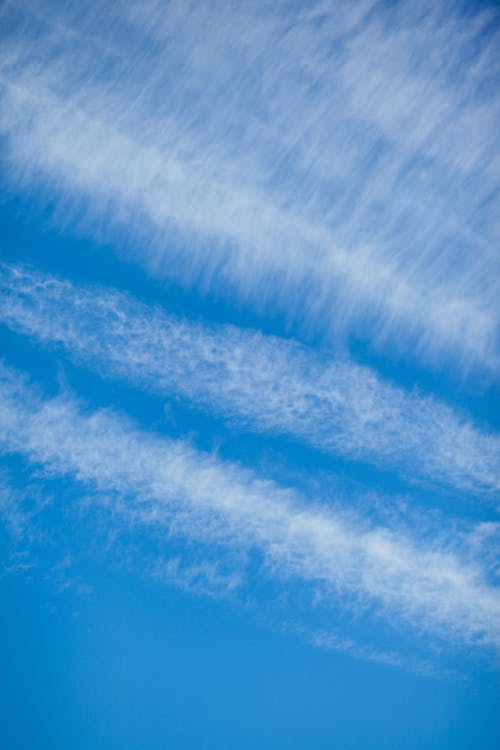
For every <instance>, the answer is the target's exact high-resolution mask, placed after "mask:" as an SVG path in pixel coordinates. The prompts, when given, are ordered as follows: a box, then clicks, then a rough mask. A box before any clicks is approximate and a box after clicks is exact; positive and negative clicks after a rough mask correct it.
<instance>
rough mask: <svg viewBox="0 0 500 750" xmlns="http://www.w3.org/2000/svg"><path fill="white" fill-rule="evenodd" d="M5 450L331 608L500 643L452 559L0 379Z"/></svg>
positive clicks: (476, 574) (482, 602)
mask: <svg viewBox="0 0 500 750" xmlns="http://www.w3.org/2000/svg"><path fill="white" fill-rule="evenodd" d="M0 399H1V400H0V417H1V443H2V447H3V450H4V451H10V452H19V453H21V454H23V455H24V456H26V457H27V458H28V460H29V461H30V462H32V463H34V464H35V465H37V466H40V465H41V466H42V467H43V468H44V470H45V471H46V472H47V473H49V474H55V475H61V476H70V477H73V478H74V479H76V480H77V481H79V482H81V483H83V484H84V485H86V486H87V487H88V488H90V489H91V490H92V491H93V494H94V496H95V499H96V502H99V497H100V495H101V494H105V495H107V497H108V500H109V497H110V493H112V495H111V496H112V497H114V498H115V499H114V512H115V513H117V514H120V513H123V514H127V515H128V516H129V517H134V518H135V520H136V522H137V523H138V524H144V525H145V526H147V525H151V524H154V525H160V526H161V527H163V528H165V529H169V530H170V531H171V533H177V534H179V535H182V536H183V537H184V538H187V539H191V540H193V541H202V542H206V543H210V544H219V545H222V547H230V548H232V549H236V550H238V552H239V553H240V554H241V552H242V551H243V550H249V551H250V550H256V551H258V553H259V554H260V555H261V564H260V571H259V574H260V575H267V576H272V577H274V578H276V577H278V578H281V579H292V580H296V581H298V580H300V581H303V582H305V583H309V584H314V585H315V586H320V587H322V588H323V591H324V594H325V596H326V597H327V598H328V600H329V601H330V602H331V603H332V605H333V604H334V603H335V605H336V606H339V607H342V606H347V605H348V602H349V600H351V601H353V600H355V601H357V602H359V603H361V604H362V605H364V606H365V607H367V606H370V607H373V608H375V611H376V612H377V613H378V614H379V615H383V616H384V617H385V618H386V619H387V620H388V621H389V622H391V623H392V624H396V623H398V622H400V623H409V624H411V626H412V627H413V628H417V629H420V630H422V629H423V630H425V631H428V632H432V633H435V634H441V635H444V636H445V637H446V638H447V639H448V640H449V639H450V638H451V639H454V640H455V639H456V640H458V641H464V640H465V641H467V642H475V643H478V642H479V643H483V644H498V643H499V641H500V630H499V625H500V598H499V596H498V592H497V590H496V589H495V588H494V587H492V586H491V584H489V583H488V582H487V580H486V579H485V577H484V575H483V573H482V572H481V569H480V567H479V566H478V565H477V564H473V563H470V562H469V563H465V562H464V561H463V560H462V559H460V556H459V555H458V554H457V553H454V552H452V551H450V550H446V549H444V548H442V547H437V548H435V547H433V545H432V544H431V543H430V542H429V541H427V542H426V543H425V544H422V543H418V541H416V540H414V539H412V538H410V537H409V536H408V535H403V534H397V533H394V532H393V531H391V530H390V529H389V528H380V527H370V526H369V525H368V524H367V523H361V522H356V521H354V520H353V517H352V516H351V517H349V516H347V515H345V514H342V512H341V511H339V510H336V511H335V510H333V509H331V510H329V509H328V508H326V507H320V506H317V505H316V506H315V505H311V504H307V503H305V501H304V498H302V497H301V496H300V495H299V494H298V493H296V492H294V491H293V490H290V489H285V488H282V487H280V486H278V485H276V484H275V483H274V482H272V481H266V480H263V479H260V478H258V477H256V476H255V475H254V474H253V473H251V472H249V471H246V470H244V469H243V468H241V467H239V466H238V465H236V464H233V463H229V462H225V461H222V460H221V459H219V458H217V457H214V456H212V455H209V454H205V453H201V452H199V451H197V450H195V449H194V448H193V447H191V446H190V445H188V444H186V443H185V442H181V441H172V440H169V439H167V438H165V437H161V436H158V435H155V434H153V433H145V432H143V431H140V430H138V429H137V428H135V427H134V426H133V425H132V424H131V423H130V422H128V421H127V420H125V419H123V418H121V417H119V416H117V415H115V414H113V413H111V412H109V411H98V412H94V413H90V414H89V413H87V412H85V410H83V409H82V407H81V405H80V404H78V403H77V402H75V401H74V400H72V399H71V398H69V397H66V398H55V399H46V398H44V397H43V396H41V395H40V394H39V393H38V392H37V390H36V389H34V388H33V387H32V386H30V385H29V384H27V383H26V382H25V380H24V379H23V377H22V376H20V375H19V374H17V373H16V372H15V371H13V370H10V369H9V368H7V367H5V366H3V367H2V371H1V396H0Z"/></svg>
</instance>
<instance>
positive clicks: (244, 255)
mask: <svg viewBox="0 0 500 750" xmlns="http://www.w3.org/2000/svg"><path fill="white" fill-rule="evenodd" d="M14 7H15V5H14ZM447 7H448V10H447ZM419 8H420V9H419V10H415V8H414V4H412V3H400V4H398V8H397V10H395V9H393V8H390V9H388V8H384V6H383V5H382V4H377V5H376V6H375V5H373V4H371V3H360V4H356V5H355V6H353V5H352V4H348V3H347V4H345V3H338V4H336V5H335V7H334V8H333V9H332V8H330V7H329V6H326V5H325V4H322V3H312V4H310V5H309V4H308V7H307V8H305V9H300V8H292V7H291V6H290V5H289V4H281V3H277V4H272V6H270V5H269V4H267V3H262V4H261V3H255V4H253V3H252V4H233V3H211V2H206V3H193V4H192V5H191V4H189V3H184V2H183V3H176V2H173V3H169V4H167V5H164V4H158V3H154V2H152V3H139V4H134V3H133V4H128V3H125V4H121V3H117V4H115V5H114V6H113V8H112V10H111V11H110V12H109V13H107V14H106V15H105V16H103V15H102V12H100V11H99V10H98V8H97V7H96V6H94V5H93V4H90V5H89V7H88V9H87V10H86V12H85V13H84V17H83V19H82V18H81V13H82V9H81V7H79V8H78V12H76V10H75V8H72V6H69V8H67V9H66V11H65V12H64V13H63V12H62V11H61V9H60V8H59V7H58V8H57V10H56V11H54V10H53V9H52V6H51V5H50V4H48V6H47V13H46V14H43V18H42V17H40V16H38V17H37V14H36V13H32V14H31V15H30V14H29V13H27V12H26V6H25V8H24V10H23V12H22V13H21V11H18V14H21V16H22V19H21V21H20V22H19V23H18V25H16V23H15V22H14V21H12V28H13V31H12V33H11V34H10V36H9V39H8V40H7V41H6V43H5V44H4V51H3V53H2V56H1V59H0V73H1V79H2V83H3V98H4V108H3V109H4V115H3V118H2V123H1V130H2V133H3V134H4V135H5V136H6V139H7V144H8V145H7V149H6V160H5V164H6V165H8V167H9V169H8V171H9V173H10V175H11V176H12V177H15V178H18V179H20V180H21V184H29V185H32V184H36V183H37V182H38V181H39V180H40V179H41V180H42V182H43V181H45V182H47V181H48V183H49V184H50V185H51V186H52V187H53V188H55V189H56V191H57V192H59V193H60V195H61V199H62V201H63V205H64V207H65V210H66V213H67V208H68V200H69V202H70V203H71V202H72V201H81V199H82V197H85V199H86V201H87V209H88V211H89V214H90V216H91V217H93V218H94V219H95V218H98V219H99V222H100V231H101V230H102V225H103V224H106V223H114V224H116V225H118V226H122V227H123V226H124V227H126V229H127V234H128V235H130V230H131V229H132V236H135V239H136V241H135V243H134V242H132V243H131V245H132V246H131V245H129V246H128V248H127V249H126V250H125V252H127V253H129V257H134V258H135V259H137V260H139V262H141V263H142V264H143V265H144V266H145V267H146V268H147V269H148V270H149V271H151V272H153V273H155V274H158V275H159V276H161V277H171V278H172V277H173V278H178V279H181V280H183V281H185V282H190V283H191V282H192V281H193V280H194V279H198V278H199V277H200V276H201V277H203V279H204V284H205V285H206V284H210V285H213V286H214V287H215V288H217V289H221V290H224V293H227V294H229V295H230V296H233V295H234V294H236V295H237V296H238V297H244V298H245V299H246V300H251V301H252V302H253V303H254V304H256V303H257V300H260V302H261V303H262V304H277V305H278V306H279V307H280V308H281V310H282V311H284V312H285V314H287V315H288V316H290V317H291V318H297V317H298V315H300V316H301V317H302V316H303V315H304V314H305V315H306V317H308V319H309V320H315V321H316V322H318V320H319V319H320V318H321V320H322V321H323V323H322V325H324V326H326V327H327V328H328V329H331V330H335V331H337V332H338V331H339V330H343V331H347V332H348V333H353V334H355V335H357V336H364V337H369V339H370V340H371V341H372V342H374V343H375V344H376V343H377V342H378V343H379V344H380V343H381V342H387V341H390V342H391V348H394V347H395V346H397V347H398V348H399V349H402V350H403V351H405V352H407V353H408V352H419V353H420V354H421V355H425V356H426V357H433V356H436V355H438V354H439V355H440V360H439V361H440V362H442V358H443V356H444V355H446V356H449V355H452V356H453V359H454V361H456V362H459V363H460V364H461V366H462V367H468V366H470V365H471V364H472V365H477V364H479V365H481V366H483V367H486V368H489V369H495V368H497V366H498V349H497V346H498V342H497V338H496V331H497V324H498V311H497V305H496V294H495V278H497V275H498V259H497V257H496V254H495V251H494V248H495V243H496V238H497V224H496V219H495V213H494V196H495V194H496V192H497V190H498V157H497V156H496V154H497V153H498V148H497V146H498V129H497V127H496V123H497V121H498V117H499V113H500V107H499V102H498V99H497V98H496V97H495V96H494V93H493V92H494V86H493V81H494V76H495V58H496V54H495V47H496V43H497V38H496V31H495V23H494V20H495V19H494V17H492V15H491V13H482V14H481V13H476V14H472V15H471V14H469V17H468V18H467V21H465V18H464V16H463V15H462V14H461V10H460V7H459V6H458V5H457V7H456V8H454V9H452V10H451V9H449V5H447V4H441V3H433V4H429V5H426V4H424V5H423V6H422V5H421V4H419ZM12 13H13V14H14V19H15V15H16V14H15V13H14V11H12ZM26 16H27V18H28V20H26ZM188 21H189V22H188ZM34 47H36V50H37V54H36V56H34V55H33V49H34ZM464 60H465V61H467V64H466V63H464ZM459 63H460V64H461V66H462V68H463V71H462V73H463V74H462V75H461V76H460V77H459V78H460V81H461V83H460V85H458V83H457V76H455V75H454V73H455V71H456V67H457V65H459ZM51 194H52V193H51ZM68 196H69V198H68ZM78 214H79V215H81V205H80V210H79V212H78ZM139 239H140V240H141V241H138V240H139ZM145 240H147V242H146V241H145Z"/></svg>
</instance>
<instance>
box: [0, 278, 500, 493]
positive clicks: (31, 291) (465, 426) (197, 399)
mask: <svg viewBox="0 0 500 750" xmlns="http://www.w3.org/2000/svg"><path fill="white" fill-rule="evenodd" d="M0 321H2V322H4V323H6V324H7V325H9V326H10V327H11V328H12V329H14V330H15V331H18V332H20V333H22V334H24V335H28V336H30V337H32V338H35V339H36V340H38V341H39V342H41V343H43V344H44V345H52V346H54V345H57V346H59V345H61V346H62V347H63V348H64V349H65V351H66V352H67V353H68V354H69V356H70V357H72V358H73V359H74V360H75V361H76V362H77V363H81V364H83V365H84V366H86V367H89V368H91V369H94V370H97V371H98V372H99V373H101V374H102V375H104V376H107V377H118V378H122V379H125V380H127V381H129V382H131V383H133V384H134V385H136V386H137V387H139V388H141V389H147V390H150V391H152V392H154V393H156V394H158V395H160V396H171V395H175V396H181V397H184V398H187V399H189V400H190V401H191V402H193V403H194V404H195V405H197V406H198V407H199V408H203V409H205V410H208V411H210V412H215V413H216V414H218V415H221V416H223V417H224V418H226V419H229V420H231V421H232V423H233V424H235V425H236V426H238V428H240V429H242V428H243V429H252V430H258V431H261V432H270V433H274V434H283V435H288V436H291V437H293V438H294V439H297V440H300V441H305V442H306V443H308V444H310V445H311V446H313V447H315V448H318V449H320V450H322V451H325V452H328V453H332V454H338V455H341V456H344V457H347V458H350V459H354V460H363V461H368V462H370V463H372V464H374V465H376V466H379V467H382V468H391V469H397V470H399V471H400V472H401V473H402V474H403V475H405V476H406V477H407V478H417V477H419V478H420V479H422V480H434V481H437V482H444V483H446V484H448V485H450V486H451V487H454V488H456V489H459V490H461V491H469V492H476V493H479V494H480V495H486V496H488V495H489V496H491V497H492V498H494V497H495V491H496V490H498V488H499V486H500V481H499V472H498V456H499V455H500V443H499V439H498V436H497V435H496V434H488V433H485V432H482V431H481V430H480V429H478V428H477V427H475V426H474V425H473V423H472V422H471V421H470V420H467V419H466V418H465V417H464V416H463V415H459V414H457V413H455V412H454V411H453V410H452V409H451V408H450V407H448V406H446V405H444V404H442V403H440V402H439V401H437V400H436V399H435V398H433V397H431V396H426V395H423V394H421V393H415V392H413V393H412V392H406V391H404V390H403V389H401V388H398V387H395V386H394V385H391V384H388V383H386V382H384V381H383V380H381V379H380V378H379V377H378V376H377V375H376V374H375V373H374V372H373V371H372V370H370V369H368V368H366V367H365V368H363V367H360V366H357V365H355V364H354V363H353V362H349V361H346V360H338V359H335V358H334V357H332V356H329V355H327V354H325V353H324V352H321V353H318V352H315V351H313V350H309V349H307V348H306V347H304V346H300V345H299V344H297V343H296V342H293V341H289V340H285V339H279V338H277V337H274V336H264V335H262V334H260V333H258V332H256V331H252V330H247V329H241V328H237V327H235V326H227V325H225V326H224V325H219V326H217V325H208V324H204V325H202V324H199V323H194V322H190V321H189V320H187V319H184V320H181V319H179V318H176V317H175V316H173V315H169V314H167V313H166V312H165V311H163V310H161V309H160V308H151V307H148V306H146V305H143V304H141V303H139V302H138V301H136V300H134V298H132V297H130V296H129V295H127V294H125V293H123V292H117V291H116V290H113V289H109V288H98V287H97V288H92V287H90V288H88V287H83V286H78V285H74V284H72V283H70V282H67V281H62V280H60V279H58V278H56V277H53V276H50V275H45V274H43V273H40V272H38V271H35V270H33V269H29V268H27V267H22V266H7V265H3V266H0Z"/></svg>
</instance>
